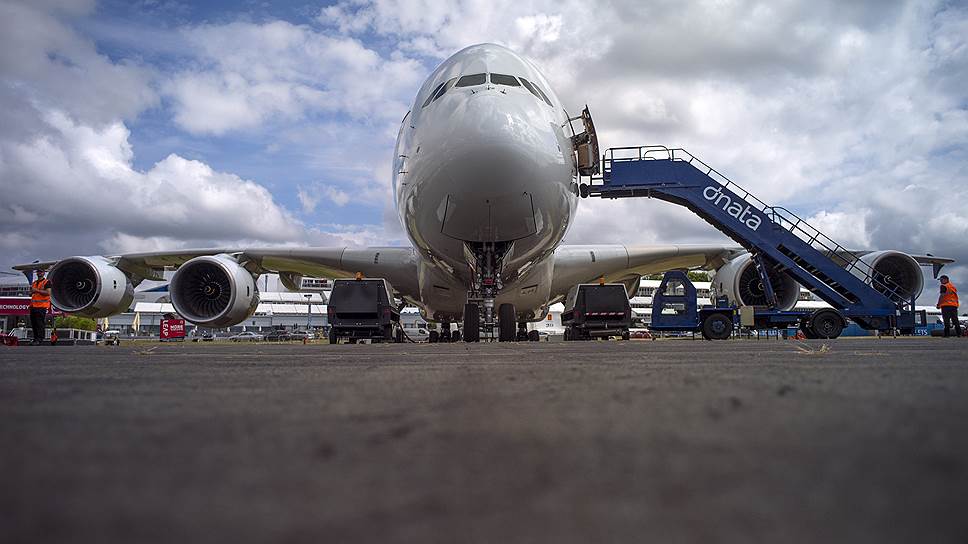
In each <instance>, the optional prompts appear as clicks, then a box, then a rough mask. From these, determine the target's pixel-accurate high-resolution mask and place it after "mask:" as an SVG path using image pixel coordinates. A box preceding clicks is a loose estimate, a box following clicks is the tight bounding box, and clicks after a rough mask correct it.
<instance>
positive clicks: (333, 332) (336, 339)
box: [329, 329, 339, 344]
mask: <svg viewBox="0 0 968 544" xmlns="http://www.w3.org/2000/svg"><path fill="white" fill-rule="evenodd" d="M329 343H330V344H339V336H337V335H336V329H330V330H329Z"/></svg>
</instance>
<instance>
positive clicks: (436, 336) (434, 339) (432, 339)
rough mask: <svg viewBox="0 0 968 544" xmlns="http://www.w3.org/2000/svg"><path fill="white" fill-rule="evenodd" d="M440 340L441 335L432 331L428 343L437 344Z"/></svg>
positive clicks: (428, 336)
mask: <svg viewBox="0 0 968 544" xmlns="http://www.w3.org/2000/svg"><path fill="white" fill-rule="evenodd" d="M438 340H440V333H439V332H437V331H430V334H428V335H427V341H428V342H430V343H431V344H436V343H437V341H438Z"/></svg>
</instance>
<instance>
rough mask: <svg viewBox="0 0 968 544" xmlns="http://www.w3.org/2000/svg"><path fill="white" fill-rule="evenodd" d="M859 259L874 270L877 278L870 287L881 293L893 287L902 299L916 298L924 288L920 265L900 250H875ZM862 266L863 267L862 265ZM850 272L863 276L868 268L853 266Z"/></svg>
mask: <svg viewBox="0 0 968 544" xmlns="http://www.w3.org/2000/svg"><path fill="white" fill-rule="evenodd" d="M860 260H861V261H863V262H865V263H867V264H868V265H870V267H871V268H872V269H873V270H874V277H875V278H876V279H877V281H875V282H874V283H873V284H872V285H871V287H873V288H874V289H877V290H878V291H880V292H881V293H885V294H887V292H888V291H890V290H891V289H894V290H895V291H896V292H897V294H898V295H900V296H901V298H902V299H904V300H910V299H911V298H912V297H914V298H917V296H918V295H920V294H921V290H922V289H924V276H923V275H922V274H921V266H920V265H919V264H918V262H917V261H915V260H914V257H912V256H910V255H908V254H907V253H902V252H900V251H893V250H887V251H875V252H873V253H868V254H867V255H864V256H863V257H861V258H860ZM862 268H864V267H862ZM851 272H853V273H854V275H855V276H858V277H863V276H864V273H865V272H869V271H868V270H866V269H865V270H858V269H857V267H854V268H853V269H852V270H851Z"/></svg>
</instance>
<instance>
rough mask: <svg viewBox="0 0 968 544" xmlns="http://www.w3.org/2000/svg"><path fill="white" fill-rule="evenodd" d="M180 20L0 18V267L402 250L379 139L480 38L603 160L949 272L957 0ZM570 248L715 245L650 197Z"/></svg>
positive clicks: (954, 208) (967, 176)
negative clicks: (714, 184) (714, 179)
mask: <svg viewBox="0 0 968 544" xmlns="http://www.w3.org/2000/svg"><path fill="white" fill-rule="evenodd" d="M198 4H199V5H196V3H193V2H177V1H165V0H145V1H120V0H119V1H109V2H95V1H93V0H80V1H71V0H64V1H38V0H31V1H26V2H23V3H20V2H17V1H10V0H0V266H2V267H4V268H6V267H8V266H9V265H11V264H13V263H15V262H24V261H30V260H33V259H35V258H40V259H53V258H58V257H63V256H66V255H75V254H91V253H115V252H125V251H149V250H163V249H170V248H178V247H195V246H211V245H233V246H234V245H252V244H260V245H262V244H293V245H372V244H381V245H382V244H390V245H397V244H407V243H408V242H407V240H406V238H405V237H404V235H403V233H402V231H401V229H400V227H399V225H398V223H397V220H396V215H395V212H394V211H393V208H392V204H391V202H390V175H389V174H390V162H391V156H392V152H393V140H394V138H395V135H396V131H397V126H398V124H399V122H400V119H402V118H403V116H404V114H405V113H406V112H407V110H408V108H409V106H410V103H411V101H412V100H413V95H414V93H415V92H416V90H417V89H418V87H419V86H420V84H421V83H422V81H423V79H424V77H425V76H426V75H427V74H429V73H430V72H431V71H432V70H433V68H434V67H435V66H436V65H437V64H438V63H439V62H440V61H442V60H443V59H445V58H446V57H447V56H449V55H450V54H452V53H454V52H455V51H457V50H459V49H461V48H463V47H465V46H467V45H470V44H474V43H479V42H485V41H487V42H495V43H500V44H503V45H506V46H508V47H511V48H512V49H515V50H517V51H518V52H520V53H521V54H523V55H525V56H527V57H529V58H530V59H532V60H533V61H534V62H535V63H536V64H537V65H538V66H540V67H541V68H542V69H543V70H544V72H545V74H546V75H547V77H548V79H549V80H550V81H551V82H552V83H553V85H554V86H555V88H556V90H557V92H558V94H559V95H560V96H561V98H562V99H563V101H564V103H565V104H566V105H567V107H568V108H569V110H570V111H572V112H578V111H579V110H580V109H581V107H582V106H583V105H585V104H588V106H589V107H590V109H591V111H592V114H593V116H594V117H595V120H596V124H597V126H598V129H599V131H600V136H601V140H602V144H603V146H620V145H644V144H665V145H670V146H676V147H684V148H686V149H688V150H689V151H691V152H692V153H694V154H695V155H697V156H699V157H701V158H702V159H703V160H705V161H706V162H707V163H709V164H710V165H713V166H714V167H716V168H717V169H718V170H720V171H722V172H723V173H725V174H726V175H728V176H729V177H731V178H732V179H733V180H734V181H737V182H739V183H740V184H741V185H744V186H746V187H747V188H748V189H751V190H752V191H753V192H754V193H756V194H758V195H759V196H760V197H761V198H762V199H763V200H765V201H768V202H773V203H776V204H783V205H784V206H786V207H787V208H790V209H792V210H795V211H796V212H798V213H800V214H801V215H803V216H805V217H810V218H812V219H813V221H814V222H815V223H816V224H817V225H818V226H820V227H821V228H823V229H826V230H828V232H829V233H830V234H831V235H832V236H833V238H834V239H836V240H838V241H841V242H843V243H844V244H845V245H850V246H853V247H858V248H882V249H887V248H896V249H901V250H906V251H911V252H928V253H933V254H936V255H945V256H951V257H955V258H957V259H959V260H960V261H961V262H965V263H968V167H966V165H968V162H966V159H968V6H966V5H965V4H964V3H955V2H888V1H880V0H878V1H871V2H860V1H856V2H840V1H830V2H826V1H823V0H809V1H803V2H794V1H775V0H773V1H768V2H744V1H728V0H717V1H708V2H695V3H683V2H671V1H654V2H642V1H629V2H619V1H616V2H602V3H599V2H588V1H560V0H555V1H529V0H469V1H461V2H455V3H452V4H446V3H444V2H438V1H430V0H400V1H379V0H375V1H374V0H349V1H341V2H337V3H335V4H310V3H303V2H293V3H286V4H284V5H283V4H280V5H271V4H269V3H266V2H261V1H260V2H251V1H249V2H247V1H241V2H240V1H232V2H229V1H223V2H214V1H213V2H205V3H198ZM567 241H569V242H574V243H579V242H580V243H610V242H626V243H661V242H688V243H693V242H706V241H712V242H717V241H722V238H721V237H720V236H719V235H718V233H717V232H716V231H715V230H713V229H712V228H711V227H709V226H708V225H706V224H705V223H703V222H702V221H701V220H699V219H697V218H696V217H694V216H692V215H691V214H689V213H688V212H685V211H683V210H680V209H677V208H676V207H674V206H672V205H669V204H665V203H662V202H651V201H649V202H640V201H635V202H633V201H619V202H604V201H603V202H593V201H583V202H582V205H581V206H580V215H579V219H578V221H577V222H576V224H575V225H574V227H573V229H572V231H571V232H570V233H569V237H568V240H567ZM951 270H952V273H953V274H952V275H953V276H955V277H957V278H961V279H963V280H968V268H965V267H956V268H952V269H951Z"/></svg>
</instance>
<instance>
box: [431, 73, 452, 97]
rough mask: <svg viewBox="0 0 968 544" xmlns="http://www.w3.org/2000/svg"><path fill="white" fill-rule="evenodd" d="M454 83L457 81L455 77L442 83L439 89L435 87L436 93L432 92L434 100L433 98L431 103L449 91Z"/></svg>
mask: <svg viewBox="0 0 968 544" xmlns="http://www.w3.org/2000/svg"><path fill="white" fill-rule="evenodd" d="M455 81H457V78H456V77H453V78H450V79H449V80H447V83H444V84H443V85H441V86H440V87H437V91H436V92H434V94H433V97H434V98H433V100H431V102H436V101H437V99H438V98H440V97H441V96H443V95H444V93H446V92H447V89H449V88H451V87H453V86H454V82H455Z"/></svg>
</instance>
